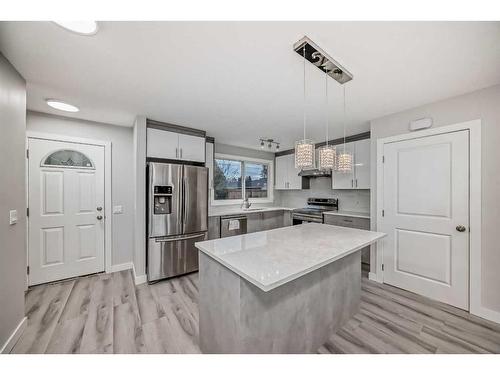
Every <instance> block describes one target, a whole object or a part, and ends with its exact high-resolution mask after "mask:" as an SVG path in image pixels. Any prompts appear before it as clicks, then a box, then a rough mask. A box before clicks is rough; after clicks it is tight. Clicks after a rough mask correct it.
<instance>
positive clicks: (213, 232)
mask: <svg viewBox="0 0 500 375" xmlns="http://www.w3.org/2000/svg"><path fill="white" fill-rule="evenodd" d="M216 238H220V216H209V217H208V239H209V240H215V239H216Z"/></svg>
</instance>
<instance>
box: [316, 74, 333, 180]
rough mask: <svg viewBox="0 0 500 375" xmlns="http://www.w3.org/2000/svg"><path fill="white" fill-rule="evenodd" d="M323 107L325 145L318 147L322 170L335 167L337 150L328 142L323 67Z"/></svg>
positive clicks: (326, 76)
mask: <svg viewBox="0 0 500 375" xmlns="http://www.w3.org/2000/svg"><path fill="white" fill-rule="evenodd" d="M325 99H326V100H325V102H326V103H325V104H326V105H325V108H326V113H325V115H326V145H325V146H322V147H320V148H319V149H318V156H319V169H320V170H323V171H328V170H332V169H334V168H335V162H336V159H337V158H336V156H337V152H336V150H335V147H334V146H333V145H329V144H328V128H329V121H328V69H327V68H326V67H325Z"/></svg>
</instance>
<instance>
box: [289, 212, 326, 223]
mask: <svg viewBox="0 0 500 375" xmlns="http://www.w3.org/2000/svg"><path fill="white" fill-rule="evenodd" d="M292 219H293V225H299V224H304V223H320V224H322V223H323V215H321V216H316V215H307V214H293V215H292Z"/></svg>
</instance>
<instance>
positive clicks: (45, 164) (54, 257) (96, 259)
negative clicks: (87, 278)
mask: <svg viewBox="0 0 500 375" xmlns="http://www.w3.org/2000/svg"><path fill="white" fill-rule="evenodd" d="M28 148H29V162H28V164H29V167H28V169H29V171H28V207H29V210H30V212H29V217H28V264H29V269H30V272H29V284H30V285H36V284H41V283H46V282H50V281H55V280H61V279H66V278H69V277H75V276H81V275H86V274H91V273H96V272H101V271H104V220H105V212H104V147H103V146H97V145H88V144H80V143H69V142H61V141H53V140H44V139H35V138H29V140H28Z"/></svg>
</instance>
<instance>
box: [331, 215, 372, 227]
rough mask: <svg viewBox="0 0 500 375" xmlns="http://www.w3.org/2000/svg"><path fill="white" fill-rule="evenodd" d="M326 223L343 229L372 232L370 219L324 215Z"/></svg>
mask: <svg viewBox="0 0 500 375" xmlns="http://www.w3.org/2000/svg"><path fill="white" fill-rule="evenodd" d="M324 223H325V224H330V225H338V226H341V227H349V228H357V229H365V230H370V219H364V218H361V217H351V216H340V215H324Z"/></svg>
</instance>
